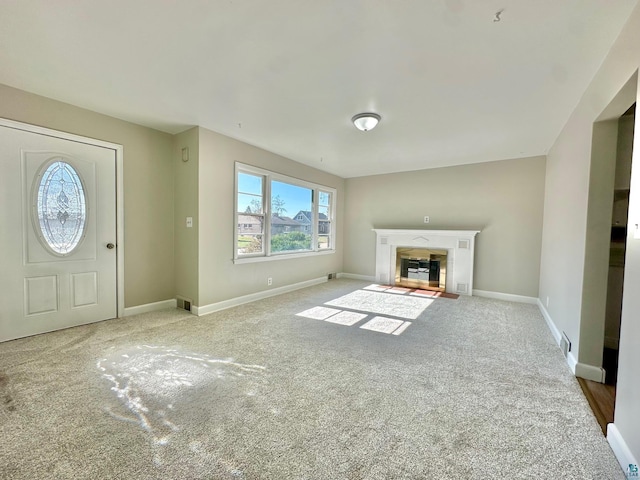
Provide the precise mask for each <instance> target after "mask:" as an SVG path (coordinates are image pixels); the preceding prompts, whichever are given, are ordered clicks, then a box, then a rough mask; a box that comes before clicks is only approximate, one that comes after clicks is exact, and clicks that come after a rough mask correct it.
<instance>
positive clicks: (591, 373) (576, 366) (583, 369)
mask: <svg viewBox="0 0 640 480" xmlns="http://www.w3.org/2000/svg"><path fill="white" fill-rule="evenodd" d="M536 303H537V304H538V308H539V309H540V313H541V314H542V316H543V317H544V320H545V322H547V326H548V327H549V331H550V332H551V335H552V336H553V339H554V340H555V342H556V344H557V345H560V340H561V338H562V333H561V332H560V330H558V327H556V324H555V323H554V321H553V319H552V318H551V315H549V312H548V311H547V309H546V308H545V307H544V305H543V304H542V302H541V301H540V299H539V298H538V299H536ZM567 364H568V365H569V368H570V369H571V373H573V374H574V375H575V376H576V377H580V378H586V379H587V380H593V381H594V382H599V383H604V377H605V373H606V372H605V371H604V369H603V368H602V367H596V366H594V365H588V364H586V363H580V362H578V360H577V359H576V357H575V356H574V355H573V352H569V353H568V355H567Z"/></svg>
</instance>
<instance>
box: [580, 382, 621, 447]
mask: <svg viewBox="0 0 640 480" xmlns="http://www.w3.org/2000/svg"><path fill="white" fill-rule="evenodd" d="M578 383H579V384H580V387H582V391H583V392H584V395H585V397H587V401H588V402H589V405H591V409H592V410H593V414H594V415H595V416H596V420H598V423H599V424H600V428H602V433H604V434H605V435H606V434H607V424H608V423H612V422H613V408H614V405H615V402H616V387H615V386H614V385H607V384H604V383H598V382H592V381H591V380H585V379H584V378H579V377H578Z"/></svg>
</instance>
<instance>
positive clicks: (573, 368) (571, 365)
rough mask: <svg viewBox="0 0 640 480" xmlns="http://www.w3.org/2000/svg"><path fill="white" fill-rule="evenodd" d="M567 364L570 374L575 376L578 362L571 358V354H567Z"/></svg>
mask: <svg viewBox="0 0 640 480" xmlns="http://www.w3.org/2000/svg"><path fill="white" fill-rule="evenodd" d="M567 364H568V365H569V368H570V369H571V373H573V374H574V375H575V374H576V367H577V365H578V360H576V357H574V356H573V353H569V354H567Z"/></svg>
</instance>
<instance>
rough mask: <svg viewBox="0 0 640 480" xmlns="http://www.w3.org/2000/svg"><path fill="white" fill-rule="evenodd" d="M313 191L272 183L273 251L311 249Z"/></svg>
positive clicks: (286, 184) (281, 183)
mask: <svg viewBox="0 0 640 480" xmlns="http://www.w3.org/2000/svg"><path fill="white" fill-rule="evenodd" d="M311 198H312V190H311V189H310V188H305V187H300V186H297V185H291V184H289V183H284V182H278V181H275V180H274V181H272V182H271V232H270V233H271V251H272V252H274V253H277V252H289V251H295V250H311V238H312V235H311V229H310V228H309V226H310V225H311V223H312V222H311V219H312V218H313V215H312V214H311V211H312V210H311Z"/></svg>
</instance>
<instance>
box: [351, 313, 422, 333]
mask: <svg viewBox="0 0 640 480" xmlns="http://www.w3.org/2000/svg"><path fill="white" fill-rule="evenodd" d="M409 325H411V322H405V321H402V320H397V319H395V318H387V317H373V318H372V319H371V320H369V321H368V322H367V323H365V324H364V325H362V326H361V327H360V328H363V329H365V330H372V331H374V332H380V333H386V334H393V335H400V334H401V333H402V332H404V331H405V330H406V329H407V327H409Z"/></svg>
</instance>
